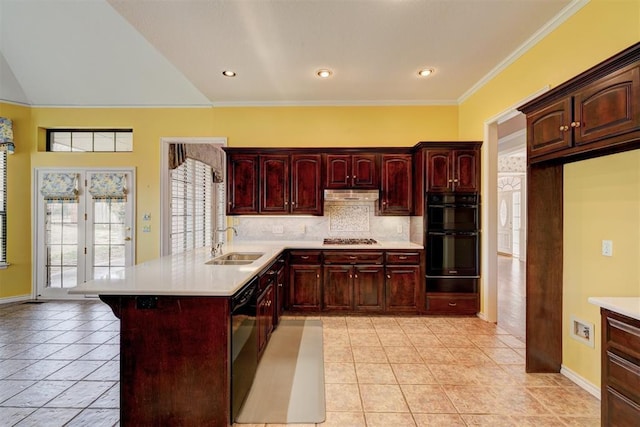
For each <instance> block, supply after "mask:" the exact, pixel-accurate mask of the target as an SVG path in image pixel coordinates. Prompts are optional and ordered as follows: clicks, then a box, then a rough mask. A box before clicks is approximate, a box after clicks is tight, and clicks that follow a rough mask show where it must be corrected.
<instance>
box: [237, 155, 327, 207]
mask: <svg viewBox="0 0 640 427" xmlns="http://www.w3.org/2000/svg"><path fill="white" fill-rule="evenodd" d="M229 151H230V152H229V153H228V154H227V214H228V215H250V214H254V215H255V214H264V215H283V214H306V215H322V212H323V208H324V206H323V203H322V156H321V155H320V154H291V155H290V154H260V155H258V154H245V153H241V152H234V151H231V150H229Z"/></svg>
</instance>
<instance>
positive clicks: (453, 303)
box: [449, 302, 458, 307]
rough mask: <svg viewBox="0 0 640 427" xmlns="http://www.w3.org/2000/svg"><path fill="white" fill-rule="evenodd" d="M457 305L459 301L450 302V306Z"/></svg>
mask: <svg viewBox="0 0 640 427" xmlns="http://www.w3.org/2000/svg"><path fill="white" fill-rule="evenodd" d="M456 305H458V304H457V303H455V302H450V303H449V307H455V306H456Z"/></svg>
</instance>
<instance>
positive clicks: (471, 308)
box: [426, 293, 480, 314]
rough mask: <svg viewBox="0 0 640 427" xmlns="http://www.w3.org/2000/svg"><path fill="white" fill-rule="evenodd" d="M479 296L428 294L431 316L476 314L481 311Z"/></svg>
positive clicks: (428, 306) (428, 307)
mask: <svg viewBox="0 0 640 427" xmlns="http://www.w3.org/2000/svg"><path fill="white" fill-rule="evenodd" d="M479 304H480V302H479V300H478V295H477V294H468V295H467V294H444V293H442V294H427V306H426V307H427V313H429V314H476V313H477V312H478V310H479V309H480V306H479Z"/></svg>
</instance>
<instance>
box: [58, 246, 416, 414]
mask: <svg viewBox="0 0 640 427" xmlns="http://www.w3.org/2000/svg"><path fill="white" fill-rule="evenodd" d="M223 248H224V251H225V253H226V254H231V253H245V254H246V253H256V254H259V255H256V256H258V258H257V259H255V260H253V261H250V262H247V263H245V264H243V265H233V264H231V265H212V264H207V262H208V261H210V260H211V255H210V252H209V250H208V249H206V248H204V249H199V250H194V251H191V252H188V253H184V254H179V255H173V256H166V257H162V258H159V259H155V260H152V261H149V262H145V263H142V264H139V265H136V266H133V267H129V268H127V269H125V270H124V272H123V273H122V274H121V276H120V277H115V278H109V279H98V280H93V281H90V282H87V283H84V284H82V285H80V286H78V287H76V288H74V289H73V290H71V291H70V293H74V294H85V295H99V296H100V299H101V300H102V301H104V302H105V303H106V304H108V305H109V306H110V307H111V308H112V310H113V312H114V314H115V315H116V317H118V318H119V319H120V422H121V424H122V425H123V426H131V425H182V426H204V425H207V426H228V425H230V424H231V422H232V411H233V409H232V404H231V402H232V384H235V383H234V379H233V378H232V377H233V374H232V364H233V360H232V359H233V354H232V327H233V325H232V319H231V315H230V314H231V309H232V304H233V303H234V297H235V296H237V295H236V294H237V293H238V292H239V291H240V292H242V291H244V289H246V286H245V285H247V284H250V283H253V282H254V279H258V280H257V282H259V283H262V282H264V283H266V286H267V287H268V288H271V289H273V288H272V286H274V285H275V286H276V287H277V286H278V285H280V283H274V282H270V281H269V280H272V279H271V278H275V277H277V276H278V275H277V274H276V273H275V269H274V268H273V267H272V266H273V265H274V264H276V263H277V262H278V261H280V260H282V259H285V258H283V255H284V256H286V255H287V254H288V252H289V251H294V252H295V251H299V250H316V251H319V252H322V251H324V250H326V249H327V246H326V245H323V243H322V242H309V241H292V242H243V243H242V244H230V245H225V246H224V247H223ZM343 249H347V247H346V246H342V245H331V247H330V250H331V251H332V252H335V251H340V250H343ZM365 249H366V252H371V251H372V250H374V251H377V252H380V253H383V254H385V255H388V254H394V255H399V256H402V255H401V254H404V253H421V252H422V246H420V245H417V244H414V243H411V242H382V243H378V244H376V245H373V247H372V245H349V246H348V250H349V252H354V253H357V252H359V251H363V250H365ZM263 278H264V279H265V280H263ZM278 282H279V281H278ZM420 283H422V282H420ZM265 293H266V292H265ZM277 295H278V293H277V292H274V293H273V298H274V299H277V298H278V297H277ZM283 295H286V293H285V294H283ZM257 305H258V307H257V310H258V315H257V316H256V320H255V322H256V323H257V324H258V325H259V324H260V323H261V322H262V321H264V320H265V319H264V316H262V317H261V316H260V314H259V313H260V307H259V305H260V303H259V300H258V302H257ZM275 305H277V301H276V304H273V306H272V304H271V301H269V304H268V307H269V308H271V309H272V310H273V308H275ZM267 313H269V314H268V315H267V320H268V322H266V323H267V324H268V325H273V324H272V323H271V318H269V316H272V315H275V311H270V312H269V311H267ZM257 329H260V326H258V327H257ZM268 333H269V330H268V329H267V331H266V334H267V338H264V337H262V339H263V340H265V339H268ZM260 337H261V335H260V333H258V339H259V340H260ZM265 344H266V342H265ZM255 358H256V359H257V358H258V354H255Z"/></svg>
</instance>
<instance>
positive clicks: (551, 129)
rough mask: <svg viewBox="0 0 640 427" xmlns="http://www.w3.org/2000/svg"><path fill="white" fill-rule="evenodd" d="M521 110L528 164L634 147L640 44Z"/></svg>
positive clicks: (639, 119)
mask: <svg viewBox="0 0 640 427" xmlns="http://www.w3.org/2000/svg"><path fill="white" fill-rule="evenodd" d="M520 110H521V111H523V112H524V113H525V114H526V115H527V154H528V159H529V163H536V162H541V161H547V160H554V159H558V158H565V159H566V161H570V160H573V159H574V158H575V159H582V158H588V157H594V156H596V155H600V154H606V153H605V152H604V151H609V152H614V151H621V150H625V149H630V148H635V147H636V146H637V145H638V143H637V141H638V139H639V138H640V43H639V44H636V45H635V46H632V47H631V48H629V49H627V50H626V51H623V52H621V53H620V54H619V55H616V56H614V57H612V58H610V59H609V60H607V61H605V62H603V63H602V64H599V65H597V66H595V67H593V68H592V69H590V70H587V71H585V72H584V73H582V74H580V75H579V76H577V77H575V78H574V79H571V80H569V81H568V82H566V83H563V84H562V85H560V86H558V87H556V88H555V89H553V90H551V91H549V92H548V93H546V94H544V95H542V96H540V97H538V98H536V99H535V100H533V101H531V102H529V103H527V104H525V105H523V106H522V107H520ZM599 153H600V154H599Z"/></svg>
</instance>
